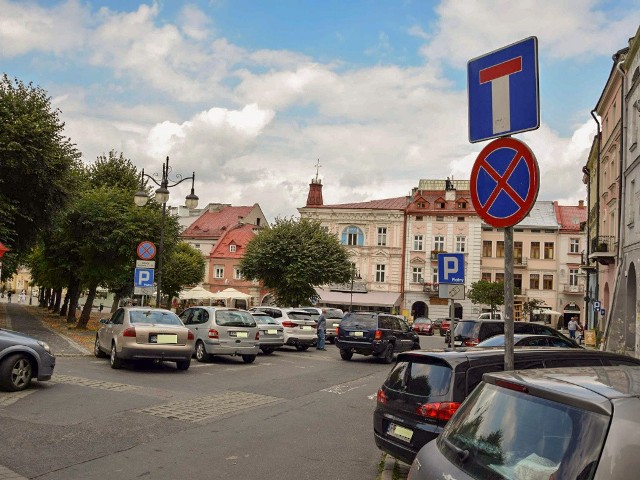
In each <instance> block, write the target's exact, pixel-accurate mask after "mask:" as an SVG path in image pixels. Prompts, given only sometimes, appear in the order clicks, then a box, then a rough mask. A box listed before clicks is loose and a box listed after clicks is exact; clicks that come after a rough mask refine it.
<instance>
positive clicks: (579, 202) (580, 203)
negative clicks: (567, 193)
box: [578, 200, 584, 208]
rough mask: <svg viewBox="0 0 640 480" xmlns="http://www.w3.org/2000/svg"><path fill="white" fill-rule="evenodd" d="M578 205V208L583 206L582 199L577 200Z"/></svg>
mask: <svg viewBox="0 0 640 480" xmlns="http://www.w3.org/2000/svg"><path fill="white" fill-rule="evenodd" d="M578 206H579V207H580V208H582V207H584V200H579V201H578Z"/></svg>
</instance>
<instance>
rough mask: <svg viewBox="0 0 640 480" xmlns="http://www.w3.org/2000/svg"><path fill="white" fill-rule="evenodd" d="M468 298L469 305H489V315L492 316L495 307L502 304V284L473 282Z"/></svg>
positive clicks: (483, 281)
mask: <svg viewBox="0 0 640 480" xmlns="http://www.w3.org/2000/svg"><path fill="white" fill-rule="evenodd" d="M468 297H469V299H470V300H471V303H474V304H482V305H489V306H490V307H491V314H494V313H495V311H496V307H497V306H499V305H502V304H504V283H502V282H487V281H486V280H480V281H478V282H474V283H472V284H471V288H470V289H469V293H468Z"/></svg>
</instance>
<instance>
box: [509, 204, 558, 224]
mask: <svg viewBox="0 0 640 480" xmlns="http://www.w3.org/2000/svg"><path fill="white" fill-rule="evenodd" d="M515 227H517V228H546V229H554V230H558V229H559V228H560V225H559V224H558V220H557V219H556V212H555V208H554V205H553V202H552V201H547V200H543V201H540V202H536V203H535V204H534V205H533V207H532V208H531V211H530V212H529V214H528V215H527V216H526V217H524V218H523V219H522V221H521V222H520V223H518V224H517V225H515Z"/></svg>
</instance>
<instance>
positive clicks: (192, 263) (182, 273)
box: [162, 242, 205, 304]
mask: <svg viewBox="0 0 640 480" xmlns="http://www.w3.org/2000/svg"><path fill="white" fill-rule="evenodd" d="M204 270H205V260H204V258H203V257H202V253H200V250H198V249H197V248H194V247H192V246H191V245H189V244H188V243H186V242H179V243H178V244H177V245H176V246H175V248H174V249H173V251H172V252H171V254H170V255H168V256H166V257H165V261H164V263H163V265H162V293H163V294H165V295H168V297H169V304H171V299H172V298H173V297H177V296H178V294H179V293H180V291H181V290H182V289H183V287H185V286H186V285H195V284H196V283H200V282H201V281H202V280H203V278H204Z"/></svg>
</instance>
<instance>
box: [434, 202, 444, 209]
mask: <svg viewBox="0 0 640 480" xmlns="http://www.w3.org/2000/svg"><path fill="white" fill-rule="evenodd" d="M444 207H445V203H444V202H442V201H440V202H436V208H444Z"/></svg>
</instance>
